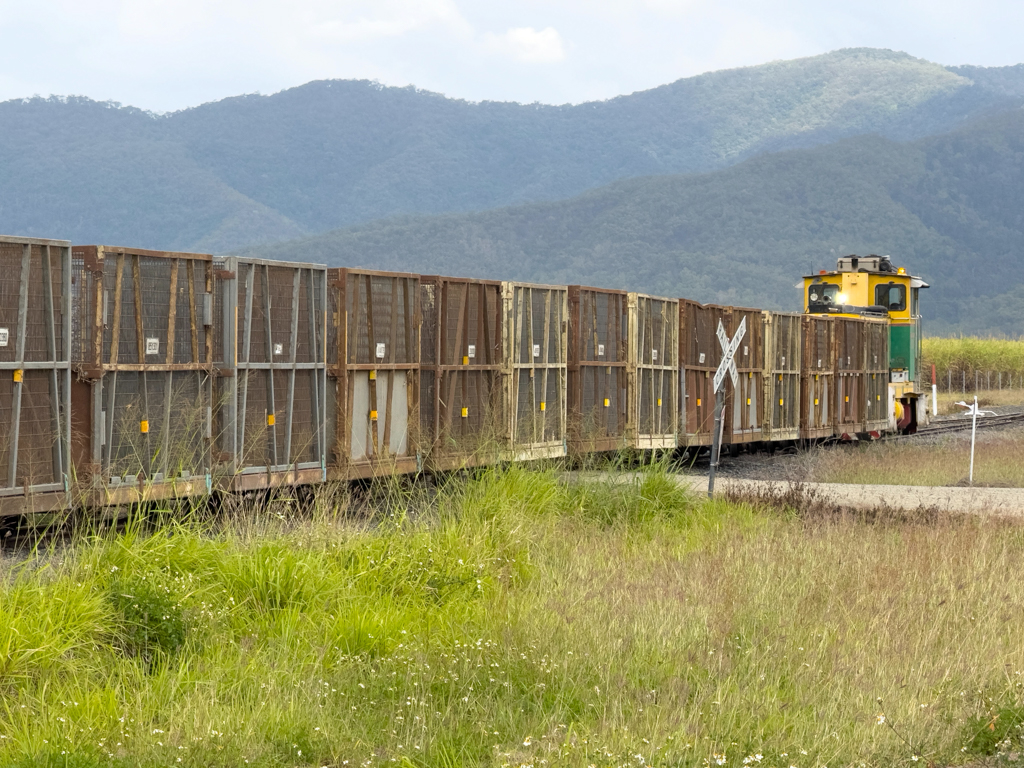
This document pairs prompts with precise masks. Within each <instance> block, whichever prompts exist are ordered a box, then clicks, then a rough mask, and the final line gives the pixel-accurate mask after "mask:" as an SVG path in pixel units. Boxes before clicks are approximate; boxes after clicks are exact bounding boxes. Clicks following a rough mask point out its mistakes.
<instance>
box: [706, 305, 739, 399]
mask: <svg viewBox="0 0 1024 768" xmlns="http://www.w3.org/2000/svg"><path fill="white" fill-rule="evenodd" d="M746 335H747V318H745V317H744V318H743V319H742V320H741V321H740V327H739V328H737V329H736V335H735V336H733V337H732V341H729V337H728V336H727V335H726V333H725V328H724V327H723V326H722V321H721V320H719V321H718V343H719V344H721V345H722V362H721V363H719V365H718V370H717V371H715V378H714V381H713V382H712V383H713V384H714V391H715V392H718V390H720V389H721V388H722V382H723V381H724V380H725V374H726V373H728V374H729V378H731V379H732V385H733V386H734V387H735V386H736V385H738V384H739V383H740V376H739V373H738V372H737V371H736V360H735V359H734V358H735V357H736V350H737V349H739V348H740V342H741V341H743V337H744V336H746Z"/></svg>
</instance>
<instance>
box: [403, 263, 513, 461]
mask: <svg viewBox="0 0 1024 768" xmlns="http://www.w3.org/2000/svg"><path fill="white" fill-rule="evenodd" d="M420 311H421V314H422V318H423V320H422V332H421V345H420V348H421V360H420V426H421V445H422V451H423V454H424V457H425V463H426V465H427V466H428V467H430V468H431V469H456V468H460V467H469V466H479V465H482V464H487V463H492V462H493V461H494V460H495V458H496V457H497V456H499V455H500V448H501V441H502V438H503V436H504V434H505V428H504V422H505V413H506V409H505V403H504V401H503V392H502V382H501V368H502V347H501V322H502V316H503V312H502V296H501V283H500V282H497V281H492V280H472V279H468V278H453V277H438V276H423V277H421V278H420Z"/></svg>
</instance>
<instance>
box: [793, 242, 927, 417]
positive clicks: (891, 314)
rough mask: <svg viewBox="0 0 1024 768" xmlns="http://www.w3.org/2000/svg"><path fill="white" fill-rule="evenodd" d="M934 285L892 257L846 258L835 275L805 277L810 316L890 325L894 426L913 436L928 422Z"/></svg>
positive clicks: (833, 273)
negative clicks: (924, 300) (928, 299)
mask: <svg viewBox="0 0 1024 768" xmlns="http://www.w3.org/2000/svg"><path fill="white" fill-rule="evenodd" d="M927 287H928V284H927V283H926V282H925V281H924V280H922V279H921V278H919V277H914V276H912V275H911V274H909V273H908V272H907V270H906V269H905V268H903V267H895V266H894V265H893V264H892V261H891V260H890V258H889V257H888V256H874V255H872V256H867V257H858V256H846V257H843V258H840V259H839V261H838V264H837V267H836V269H835V271H831V272H830V271H827V270H821V271H820V272H819V273H818V274H816V275H807V276H805V277H804V312H805V313H806V314H812V315H829V316H833V317H875V318H887V319H888V321H889V403H890V408H889V421H890V426H891V427H892V428H893V429H898V430H899V431H901V432H907V433H910V432H913V431H914V430H915V429H916V427H917V425H918V424H923V423H925V422H926V421H927V418H928V410H927V403H926V390H925V387H924V382H923V381H922V379H923V372H922V371H921V315H920V292H921V289H923V288H927Z"/></svg>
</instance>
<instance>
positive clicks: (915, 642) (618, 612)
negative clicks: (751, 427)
mask: <svg viewBox="0 0 1024 768" xmlns="http://www.w3.org/2000/svg"><path fill="white" fill-rule="evenodd" d="M380 498H381V499H383V500H385V506H384V507H383V508H381V509H378V510H377V512H376V513H375V514H376V516H375V517H374V518H372V519H369V520H366V521H365V523H366V524H364V525H360V524H354V523H353V521H352V520H351V519H349V520H344V519H342V520H335V519H333V518H332V517H331V516H330V515H329V514H328V515H325V516H323V517H322V518H319V519H316V520H305V521H298V522H287V521H286V522H280V521H278V520H277V519H276V518H273V517H270V519H269V520H268V519H266V518H264V520H263V522H254V521H253V520H252V519H251V518H250V519H249V520H248V521H247V522H246V523H245V524H244V525H243V526H242V527H241V528H239V527H238V526H235V525H227V526H222V527H219V528H217V529H212V530H211V529H193V528H191V527H188V526H186V527H181V526H168V527H164V528H158V529H155V530H141V529H139V528H129V529H128V530H127V531H124V532H122V533H119V534H116V535H104V536H97V537H84V538H82V539H80V540H78V541H75V542H72V543H71V544H70V545H69V547H68V548H66V549H62V550H60V551H54V552H51V553H48V554H46V555H40V556H39V557H38V558H36V559H30V560H29V561H28V562H27V564H26V565H27V567H25V568H21V569H15V571H14V572H12V573H10V574H9V575H8V576H7V578H6V580H5V581H3V582H2V583H0V617H2V619H3V620H2V621H0V647H2V650H3V653H2V654H0V686H2V691H3V697H2V699H0V763H2V764H5V765H7V764H14V765H25V766H28V765H46V766H49V765H54V766H56V765H74V766H78V767H79V768H85V767H86V766H101V765H102V766H106V765H116V766H136V765H141V766H156V765H161V766H164V765H190V766H204V768H205V767H206V766H238V765H244V764H246V763H248V764H250V765H267V766H297V765H315V766H355V765H363V766H372V765H400V766H407V767H408V766H424V767H426V766H471V765H480V766H496V767H497V766H527V765H529V766H537V767H538V768H539V766H542V765H548V766H561V765H567V766H580V767H581V768H583V767H585V766H598V765H601V766H610V765H616V766H633V768H639V767H640V766H645V765H659V766H705V765H708V766H718V765H723V766H736V768H742V767H743V766H747V767H749V766H754V765H758V766H782V767H783V768H784V767H785V766H790V765H793V766H798V767H799V768H821V766H825V765H828V766H841V765H858V766H861V765H863V766H868V765H870V766H892V765H908V766H909V765H913V764H914V762H915V760H918V761H923V762H918V764H924V763H929V762H932V761H934V762H936V763H940V764H948V763H949V762H953V761H961V760H966V759H968V758H970V757H971V756H973V755H974V754H986V755H988V754H993V753H998V752H1007V751H1009V750H1011V749H1016V748H1017V746H1018V745H1019V739H1018V738H1017V735H1016V734H1017V731H1016V730H1014V729H1015V728H1016V726H1017V725H1019V723H1020V722H1021V721H1022V718H1021V717H1018V715H1017V714H1016V712H1017V710H1015V709H1014V708H1015V707H1017V706H1019V704H1020V698H1021V691H1022V687H1024V686H1022V683H1021V679H1022V673H1024V644H1022V643H1021V642H1020V637H1022V636H1024V581H1021V580H1020V579H1017V578H1015V575H1016V574H1017V573H1019V572H1020V571H1021V570H1022V568H1024V529H1022V528H1018V527H1013V526H1010V525H1006V524H996V523H991V522H986V521H983V520H964V521H955V520H950V519H946V520H944V521H939V522H932V523H928V524H896V523H894V522H892V521H890V522H876V523H874V524H869V523H866V522H863V521H857V520H853V519H844V518H815V519H808V518H804V517H801V516H799V515H797V514H794V513H779V512H776V511H771V510H768V509H758V508H754V507H751V506H748V505H742V504H729V503H724V502H705V501H703V500H698V499H694V498H692V497H689V496H687V495H686V494H684V493H682V492H680V491H679V490H678V488H677V486H676V485H675V483H674V480H673V479H672V478H670V477H666V476H665V475H664V474H662V472H661V470H660V468H658V467H653V468H649V469H648V470H647V471H645V472H644V473H642V474H641V475H640V478H639V480H638V481H634V482H629V481H627V482H621V483H615V484H613V483H609V484H607V485H604V484H601V483H588V484H581V485H565V484H562V483H560V482H559V479H558V475H556V474H555V473H554V472H530V471H526V470H522V469H513V470H509V471H505V472H497V471H496V472H488V473H485V474H483V475H482V476H481V477H480V478H478V479H475V480H471V481H469V482H467V483H461V482H460V483H458V484H456V485H454V486H451V487H448V488H443V489H440V491H438V493H437V495H436V497H434V500H433V502H432V503H431V505H427V506H426V507H424V506H423V501H422V499H420V500H418V501H417V502H416V504H417V505H418V511H417V510H416V509H413V508H412V507H411V506H410V499H412V498H413V497H412V496H410V495H408V494H405V495H403V492H402V491H401V489H396V488H394V487H391V488H388V489H385V492H384V493H383V495H382V496H381V497H380ZM368 509H369V508H368ZM268 517H269V516H268ZM414 518H415V521H414ZM879 699H881V703H879ZM883 714H884V716H885V718H886V722H885V723H883V724H879V716H881V715H883ZM997 716H998V717H997ZM990 723H998V728H993V729H992V730H989V729H988V725H989V724H990ZM890 726H891V727H890ZM979 734H980V737H979ZM964 748H966V749H967V750H968V755H966V756H965V755H964V753H963V752H962V751H961V750H963V749H964Z"/></svg>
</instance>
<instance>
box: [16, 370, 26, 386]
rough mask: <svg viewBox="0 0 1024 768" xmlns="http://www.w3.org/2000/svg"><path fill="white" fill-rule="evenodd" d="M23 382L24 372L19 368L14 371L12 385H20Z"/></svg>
mask: <svg viewBox="0 0 1024 768" xmlns="http://www.w3.org/2000/svg"><path fill="white" fill-rule="evenodd" d="M24 380H25V372H24V371H23V370H21V369H20V368H18V369H15V371H14V383H15V384H20V383H21V382H23V381H24Z"/></svg>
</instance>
